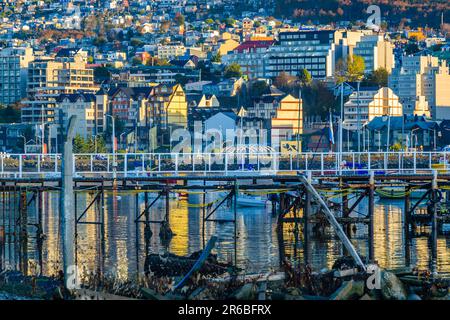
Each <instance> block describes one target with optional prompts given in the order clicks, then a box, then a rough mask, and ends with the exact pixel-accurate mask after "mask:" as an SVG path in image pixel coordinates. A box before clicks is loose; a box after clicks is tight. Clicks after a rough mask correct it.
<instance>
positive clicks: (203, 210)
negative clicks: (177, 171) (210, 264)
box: [202, 180, 206, 249]
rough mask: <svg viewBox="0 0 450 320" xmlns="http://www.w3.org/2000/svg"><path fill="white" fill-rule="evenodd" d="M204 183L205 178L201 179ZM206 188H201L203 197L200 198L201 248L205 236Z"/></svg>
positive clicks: (203, 246) (203, 245) (203, 244)
mask: <svg viewBox="0 0 450 320" xmlns="http://www.w3.org/2000/svg"><path fill="white" fill-rule="evenodd" d="M205 185H206V180H203V187H204V186H205ZM205 217H206V189H205V188H203V199H202V248H203V249H205V241H206V240H205V237H206V230H205V227H206V221H205Z"/></svg>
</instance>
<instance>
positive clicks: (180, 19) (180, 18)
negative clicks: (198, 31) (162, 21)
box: [174, 12, 185, 26]
mask: <svg viewBox="0 0 450 320" xmlns="http://www.w3.org/2000/svg"><path fill="white" fill-rule="evenodd" d="M174 20H175V22H176V23H177V25H179V26H182V25H184V20H185V19H184V16H183V15H182V14H181V13H179V12H177V14H176V15H175V18H174Z"/></svg>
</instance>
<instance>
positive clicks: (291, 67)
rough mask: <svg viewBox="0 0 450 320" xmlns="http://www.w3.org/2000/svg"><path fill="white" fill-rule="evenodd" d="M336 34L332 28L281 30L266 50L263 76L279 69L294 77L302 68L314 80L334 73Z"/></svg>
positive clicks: (272, 76) (277, 71)
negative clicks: (265, 64)
mask: <svg viewBox="0 0 450 320" xmlns="http://www.w3.org/2000/svg"><path fill="white" fill-rule="evenodd" d="M336 35H337V33H336V31H335V30H313V31H289V32H281V33H280V34H279V41H278V43H277V45H274V46H272V47H270V48H269V50H268V53H267V56H266V57H267V60H268V61H267V68H266V72H265V77H267V78H274V77H276V76H278V75H279V74H280V72H286V73H288V74H290V75H293V76H297V75H298V74H299V72H300V71H301V70H302V69H306V70H308V71H309V73H310V74H311V75H312V77H313V78H317V79H325V78H327V77H331V76H333V73H334V69H335V41H336V38H335V37H336Z"/></svg>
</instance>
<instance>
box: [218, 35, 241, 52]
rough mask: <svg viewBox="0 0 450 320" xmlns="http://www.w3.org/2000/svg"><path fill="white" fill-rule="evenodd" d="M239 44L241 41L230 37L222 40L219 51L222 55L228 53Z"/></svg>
mask: <svg viewBox="0 0 450 320" xmlns="http://www.w3.org/2000/svg"><path fill="white" fill-rule="evenodd" d="M238 46H239V42H237V41H236V40H233V39H228V40H225V41H223V42H221V44H220V46H219V50H218V52H219V53H220V55H221V56H224V55H226V54H227V53H228V52H229V51H233V50H234V49H235V48H237V47H238Z"/></svg>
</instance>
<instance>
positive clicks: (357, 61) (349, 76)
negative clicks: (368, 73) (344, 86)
mask: <svg viewBox="0 0 450 320" xmlns="http://www.w3.org/2000/svg"><path fill="white" fill-rule="evenodd" d="M365 69H366V65H365V63H364V58H363V57H361V56H358V55H348V56H347V58H346V59H345V60H343V59H339V60H338V62H337V64H336V73H335V78H336V82H337V83H342V82H344V81H350V82H355V81H361V80H362V79H363V77H364V71H365Z"/></svg>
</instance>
